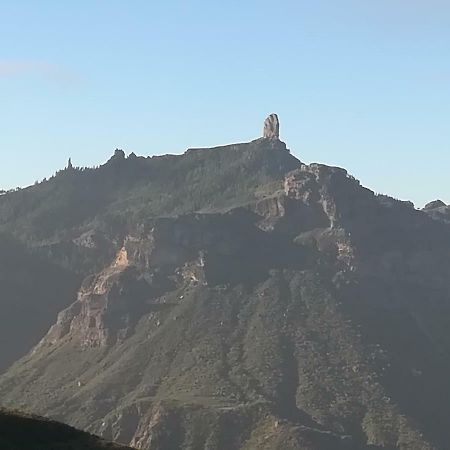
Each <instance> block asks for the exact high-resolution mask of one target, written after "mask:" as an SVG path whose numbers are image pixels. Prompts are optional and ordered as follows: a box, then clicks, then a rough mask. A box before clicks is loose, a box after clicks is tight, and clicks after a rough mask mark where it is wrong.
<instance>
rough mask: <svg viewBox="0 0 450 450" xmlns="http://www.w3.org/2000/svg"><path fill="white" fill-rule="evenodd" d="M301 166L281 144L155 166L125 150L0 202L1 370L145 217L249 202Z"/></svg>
mask: <svg viewBox="0 0 450 450" xmlns="http://www.w3.org/2000/svg"><path fill="white" fill-rule="evenodd" d="M298 164H299V162H298V161H297V160H296V159H295V158H294V157H293V156H291V155H290V153H289V151H288V150H286V146H285V145H284V144H283V143H281V142H279V141H273V142H269V141H265V140H256V141H253V142H250V143H248V144H236V145H230V146H224V147H218V148H215V149H192V150H188V151H187V152H186V153H185V154H184V155H179V156H175V155H166V156H157V157H151V158H143V157H136V156H135V155H133V154H132V155H130V156H128V158H125V156H124V154H123V152H121V151H119V150H118V151H116V153H115V155H114V156H113V157H112V158H111V159H110V160H109V161H108V162H107V163H106V164H104V165H102V166H101V167H99V168H96V169H76V168H73V167H72V166H69V167H68V168H67V169H65V170H63V171H60V172H58V173H57V174H56V175H55V176H54V177H52V178H50V179H49V180H48V181H45V182H43V183H40V184H37V185H34V186H31V187H29V188H27V189H23V190H20V191H17V192H11V193H8V194H6V195H2V196H0V233H2V231H3V234H1V235H0V311H1V314H0V372H1V371H2V370H3V369H5V368H6V367H7V366H8V365H9V364H11V363H12V362H13V361H14V360H16V359H18V357H20V356H23V355H24V354H25V353H27V352H28V351H29V350H31V348H32V347H33V346H34V345H36V344H37V342H38V341H39V340H40V339H41V338H42V337H43V335H44V334H45V333H46V331H47V330H48V328H49V326H50V325H51V324H52V323H54V320H55V317H56V314H57V313H58V312H59V311H61V310H62V309H64V308H66V307H67V306H68V305H69V304H70V303H71V302H72V301H73V300H74V297H75V296H76V290H77V289H78V288H79V285H80V283H81V279H82V278H83V277H84V276H86V275H89V274H92V273H95V272H96V271H98V270H101V269H102V268H103V267H105V265H107V264H109V262H110V261H111V259H112V258H113V257H114V255H115V253H116V252H117V250H118V249H119V248H120V246H121V243H122V241H123V239H124V236H125V235H126V233H127V231H126V230H127V229H128V228H129V227H132V226H135V224H136V223H139V221H140V220H142V218H143V217H145V218H148V217H156V216H160V215H167V216H174V215H176V214H178V213H183V212H192V211H197V210H214V209H224V208H225V209H226V208H228V207H230V206H231V205H236V204H239V203H245V202H247V201H249V200H251V199H255V198H257V197H258V196H259V195H262V194H263V192H264V189H265V186H266V185H267V184H269V185H270V184H271V183H280V182H281V180H282V178H283V176H284V174H285V173H286V172H287V171H289V170H292V169H293V168H295V167H297V166H298Z"/></svg>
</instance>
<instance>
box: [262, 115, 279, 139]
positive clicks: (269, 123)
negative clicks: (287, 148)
mask: <svg viewBox="0 0 450 450" xmlns="http://www.w3.org/2000/svg"><path fill="white" fill-rule="evenodd" d="M263 137H264V138H266V139H279V138H280V121H279V120H278V116H277V115H276V114H271V115H270V116H269V117H267V119H266V120H265V121H264V130H263Z"/></svg>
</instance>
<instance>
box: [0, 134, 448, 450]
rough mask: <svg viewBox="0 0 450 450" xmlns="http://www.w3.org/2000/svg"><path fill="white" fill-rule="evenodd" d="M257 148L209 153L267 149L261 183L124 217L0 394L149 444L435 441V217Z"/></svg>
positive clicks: (440, 253)
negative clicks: (108, 249)
mask: <svg viewBox="0 0 450 450" xmlns="http://www.w3.org/2000/svg"><path fill="white" fill-rule="evenodd" d="M258 142H259V143H252V144H250V145H251V147H246V146H245V145H244V146H237V147H236V148H234V147H231V148H227V149H226V150H223V151H227V152H230V153H229V154H228V155H227V156H226V158H230V159H236V161H238V162H239V163H236V164H234V163H233V164H229V166H226V167H233V168H234V170H238V167H239V164H241V162H242V161H244V160H246V158H248V157H249V158H250V159H251V158H252V157H255V158H256V156H252V155H249V154H247V153H246V152H247V151H249V152H253V151H255V152H257V153H258V152H259V151H261V149H260V147H259V146H261V148H262V149H265V148H268V149H271V150H270V151H269V150H268V151H267V152H266V151H265V150H264V158H266V160H265V161H264V163H262V162H261V164H260V166H261V167H270V168H274V167H278V168H279V169H277V172H276V173H277V175H276V176H273V177H267V178H264V180H265V181H266V182H267V184H266V185H264V187H261V186H260V184H259V183H258V185H257V186H256V185H255V184H254V183H252V184H251V185H250V184H249V185H246V187H245V188H243V191H242V192H243V193H242V194H241V193H239V195H238V194H236V195H235V197H233V198H232V197H230V199H229V203H228V200H227V201H222V200H220V202H219V201H218V203H214V202H213V201H212V200H211V199H213V198H214V197H215V195H216V193H217V191H214V189H213V190H209V191H208V196H206V197H205V198H209V200H208V202H207V203H205V202H199V203H198V204H197V207H196V208H195V210H197V212H196V213H194V214H193V213H190V212H191V210H192V209H193V208H192V206H183V207H182V206H181V203H180V204H179V206H177V208H180V209H178V210H177V211H178V212H181V213H183V214H181V215H178V216H173V212H174V209H171V210H170V214H169V213H167V214H164V215H165V216H166V217H154V216H152V215H151V214H149V215H148V216H146V217H142V218H140V219H139V220H138V219H137V217H138V216H134V219H133V220H132V221H129V222H128V223H127V225H126V227H124V233H123V238H122V240H121V242H120V244H119V245H118V246H117V253H116V255H115V257H114V258H112V260H111V261H110V263H109V264H108V265H106V266H105V267H104V268H103V269H102V270H100V271H99V272H97V273H96V274H92V275H90V276H89V277H87V278H86V279H85V281H84V282H83V285H82V287H81V289H80V291H79V293H78V298H77V300H76V302H74V303H73V304H72V305H71V306H70V307H69V308H68V309H66V310H64V311H63V312H61V313H60V315H59V316H58V320H57V323H56V324H55V325H54V326H53V327H52V329H51V330H50V331H49V333H48V334H47V336H46V337H45V338H44V339H43V340H42V341H41V343H40V344H39V345H38V346H37V347H36V348H35V349H34V350H33V351H32V352H31V353H30V354H29V355H27V356H26V357H25V358H23V359H22V360H20V361H19V362H18V363H17V364H15V365H14V366H13V367H12V368H11V369H10V370H9V371H8V372H7V373H6V374H5V375H3V376H2V377H1V378H0V398H1V401H2V403H3V404H4V405H14V406H20V407H23V408H28V409H30V410H31V411H33V412H37V413H40V414H45V415H48V416H51V417H54V418H58V419H60V420H63V421H65V422H67V423H70V424H72V425H74V426H77V427H80V428H83V429H86V430H89V431H91V432H95V433H97V434H100V435H102V436H104V437H107V438H109V439H111V438H112V439H113V440H117V441H119V442H123V443H131V445H133V446H136V447H138V448H142V449H151V450H154V449H156V450H158V449H161V450H163V449H169V448H170V449H224V450H225V449H226V450H232V449H264V448H266V449H280V450H281V449H290V448H292V449H317V450H326V449H358V450H361V449H369V448H378V449H403V450H406V449H407V450H414V449H417V450H419V449H420V450H423V449H445V448H446V443H447V442H448V441H449V439H450V436H449V434H450V433H449V430H448V427H447V426H446V421H447V417H448V415H449V412H450V411H449V409H450V406H449V405H450V402H449V400H450V389H449V385H448V381H447V380H448V379H449V376H450V366H449V351H450V334H449V332H448V331H447V330H448V325H449V317H450V314H449V313H450V281H449V280H450V277H449V275H450V229H449V227H448V226H447V225H446V224H444V223H442V222H440V221H436V220H433V219H432V218H430V217H429V216H428V215H427V214H425V213H424V212H421V211H416V210H415V209H414V208H413V207H412V205H411V204H409V203H403V202H399V201H395V200H393V199H390V198H388V197H377V196H375V195H374V194H373V193H372V192H371V191H369V190H367V189H365V188H363V187H361V186H360V184H359V182H357V181H356V180H355V179H354V178H352V177H351V176H349V175H348V174H347V173H346V171H345V170H343V169H338V168H332V167H327V166H323V165H318V164H311V165H309V166H307V165H301V163H300V162H298V161H297V162H292V166H293V168H294V169H295V170H293V171H291V172H289V173H287V174H286V175H285V176H284V181H283V182H282V180H281V179H279V180H278V181H277V177H279V176H280V173H282V172H283V171H284V170H285V169H286V165H284V166H283V167H281V166H280V164H279V161H280V159H282V160H284V158H286V154H285V153H280V152H285V150H284V149H283V146H281V147H280V145H279V144H275V145H274V143H273V142H272V141H270V142H269V141H266V140H262V141H258ZM233 149H234V150H233ZM220 151H222V150H220ZM233 152H234V153H233ZM258 154H259V153H258ZM202 157H203V158H205V159H206V160H207V159H209V157H211V158H212V160H213V161H214V163H216V160H215V158H216V155H215V150H214V151H212V150H211V151H209V152H205V153H204V155H203V156H202ZM289 158H290V156H289ZM289 160H290V159H289ZM205 164H206V166H208V167H211V165H210V163H205ZM290 164H291V163H289V164H287V165H290ZM217 170H218V171H219V172H220V168H218V169H217ZM272 170H273V169H272ZM219 178H220V177H219ZM250 178H253V179H254V175H252V176H251V177H250ZM223 180H224V183H225V181H226V177H223ZM183 186H186V185H183ZM218 186H219V185H218ZM250 186H251V188H250ZM214 192H215V193H214ZM257 192H258V193H257ZM209 196H210V197H209ZM181 199H182V197H181V196H180V200H177V201H180V202H181V201H182V200H181ZM232 204H235V205H236V206H235V207H232ZM166 207H167V205H166ZM169 209H170V208H169ZM156 215H157V214H156V213H155V216H156Z"/></svg>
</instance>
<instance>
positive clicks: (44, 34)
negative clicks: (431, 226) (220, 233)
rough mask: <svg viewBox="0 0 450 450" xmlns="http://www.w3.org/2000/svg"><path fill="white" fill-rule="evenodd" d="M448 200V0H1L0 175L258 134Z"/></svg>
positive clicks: (411, 191)
mask: <svg viewBox="0 0 450 450" xmlns="http://www.w3.org/2000/svg"><path fill="white" fill-rule="evenodd" d="M272 112H276V113H278V115H279V117H280V121H281V138H282V140H283V141H285V142H286V143H287V145H288V147H289V148H290V149H291V151H292V153H293V154H294V155H296V156H297V157H298V158H299V159H301V160H302V161H304V162H307V163H309V162H321V163H325V164H329V165H336V166H340V167H345V168H346V169H347V170H348V171H349V172H350V173H351V174H353V175H354V176H355V177H356V178H358V179H359V180H360V181H361V183H362V184H363V185H365V186H367V187H369V188H370V189H372V190H374V191H375V192H377V193H384V194H389V195H392V196H394V197H396V198H400V199H404V200H411V201H413V202H414V203H415V204H416V206H417V207H422V206H423V205H424V204H425V203H426V202H428V201H430V200H434V199H436V198H440V199H442V200H443V201H445V202H446V203H450V172H449V168H450V2H449V1H448V0H340V1H336V0H315V1H310V0H278V1H276V2H275V1H273V0H271V1H266V0H240V1H237V0H228V1H227V2H222V1H214V0H213V1H212V0H164V1H163V2H159V1H158V2H156V1H154V0H145V1H142V0H130V1H123V0H121V1H116V0H108V1H106V0H104V1H102V0H77V1H76V2H75V1H73V2H69V1H56V0H52V1H50V0H39V1H36V0H28V1H25V0H0V188H3V189H7V188H13V187H16V186H26V185H29V184H33V183H34V182H35V181H36V180H41V179H43V178H44V177H48V176H50V175H52V174H53V173H54V172H55V171H56V170H58V169H61V168H63V167H64V166H65V165H66V164H67V160H68V158H69V157H71V158H72V161H73V163H74V165H77V166H94V165H98V164H101V163H103V162H105V161H106V160H107V159H108V158H109V157H110V156H111V155H112V154H113V152H114V149H115V148H123V149H124V151H125V152H126V153H129V152H135V153H136V154H139V155H153V154H165V153H182V152H183V151H184V150H185V149H186V148H189V147H209V146H214V145H221V144H227V143H233V142H242V141H248V140H251V139H255V138H257V137H259V136H261V133H262V125H263V121H264V118H265V117H266V116H267V115H268V114H270V113H272Z"/></svg>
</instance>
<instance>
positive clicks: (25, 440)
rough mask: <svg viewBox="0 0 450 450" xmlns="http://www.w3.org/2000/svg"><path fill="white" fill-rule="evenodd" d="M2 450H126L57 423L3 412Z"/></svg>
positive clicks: (0, 424) (0, 414)
mask: <svg viewBox="0 0 450 450" xmlns="http://www.w3.org/2000/svg"><path fill="white" fill-rule="evenodd" d="M0 448H1V449H2V450H67V449H71V450H101V449H111V450H126V448H128V447H126V448H125V447H123V446H119V445H114V444H109V443H107V442H104V441H102V440H100V439H98V438H96V437H94V436H92V435H89V434H87V433H83V432H81V431H78V430H75V429H73V428H70V427H68V426H67V425H63V424H60V423H57V422H52V421H49V420H44V419H41V418H38V417H34V416H29V415H24V414H17V413H11V412H9V411H5V410H1V409H0Z"/></svg>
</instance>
